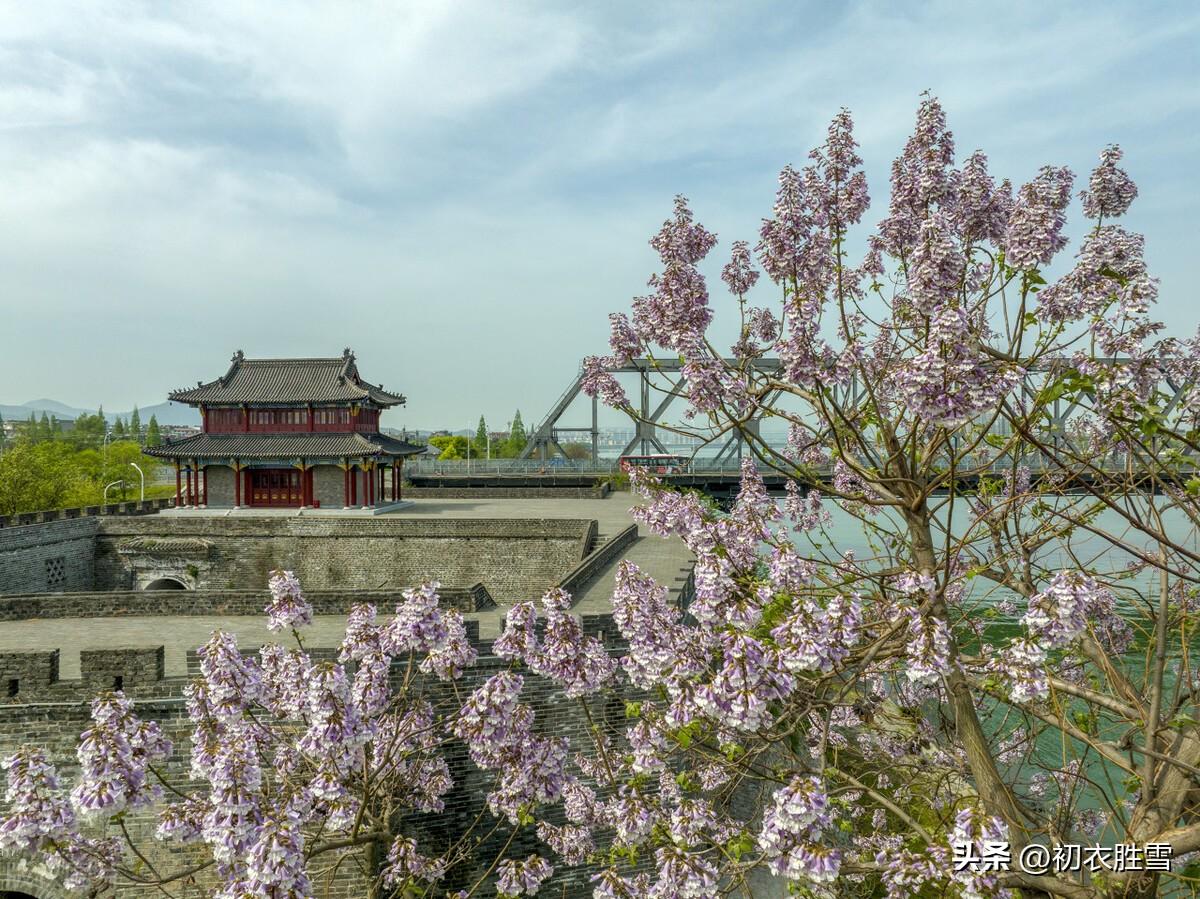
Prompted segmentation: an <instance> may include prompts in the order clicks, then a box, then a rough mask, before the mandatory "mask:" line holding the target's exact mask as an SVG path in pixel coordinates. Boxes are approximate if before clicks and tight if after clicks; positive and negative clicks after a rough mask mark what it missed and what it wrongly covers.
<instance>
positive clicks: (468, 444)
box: [467, 428, 471, 477]
mask: <svg viewBox="0 0 1200 899" xmlns="http://www.w3.org/2000/svg"><path fill="white" fill-rule="evenodd" d="M470 476H471V429H470V428H467V477H470Z"/></svg>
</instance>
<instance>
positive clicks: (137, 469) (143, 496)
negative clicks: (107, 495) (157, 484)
mask: <svg viewBox="0 0 1200 899" xmlns="http://www.w3.org/2000/svg"><path fill="white" fill-rule="evenodd" d="M129 464H130V465H132V466H133V467H134V469H135V470H136V471H137V473H138V476H139V477H141V479H142V499H141V501H142V502H145V501H146V473H145V472H144V471H142V468H141V466H140V465H138V464H137V463H136V462H130V463H129Z"/></svg>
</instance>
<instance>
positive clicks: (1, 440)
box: [0, 415, 8, 450]
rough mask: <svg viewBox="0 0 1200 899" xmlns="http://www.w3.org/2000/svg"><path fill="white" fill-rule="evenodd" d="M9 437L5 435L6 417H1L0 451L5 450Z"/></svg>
mask: <svg viewBox="0 0 1200 899" xmlns="http://www.w3.org/2000/svg"><path fill="white" fill-rule="evenodd" d="M7 440H8V437H6V436H5V434H4V416H3V415H0V450H2V449H4V444H5V442H6V441H7Z"/></svg>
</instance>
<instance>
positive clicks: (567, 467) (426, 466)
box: [404, 455, 1200, 478]
mask: <svg viewBox="0 0 1200 899" xmlns="http://www.w3.org/2000/svg"><path fill="white" fill-rule="evenodd" d="M1093 464H1095V465H1096V468H1097V469H1098V470H1099V471H1101V472H1103V473H1105V474H1120V473H1123V472H1125V471H1126V469H1127V467H1128V459H1127V458H1125V457H1124V456H1123V455H1115V456H1110V457H1108V458H1106V459H1102V460H1094V462H1093ZM1194 464H1195V466H1196V467H1197V468H1200V460H1196V461H1195V463H1194ZM1025 467H1028V468H1029V469H1030V470H1031V471H1032V472H1033V473H1035V474H1036V473H1040V472H1042V471H1045V470H1055V468H1056V466H1049V465H1045V464H1039V462H1038V461H1036V460H1033V461H1031V462H1030V463H1027V464H1026V465H1025ZM741 470H742V464H741V462H739V461H737V460H732V461H722V462H718V463H714V462H710V461H708V460H706V459H703V458H698V459H692V460H690V461H689V462H688V463H687V464H686V465H683V466H680V467H679V468H678V469H677V470H676V471H675V472H674V473H675V474H679V475H738V474H740V473H741ZM760 470H762V471H763V473H764V474H773V473H774V472H772V471H771V470H770V469H763V468H762V466H760ZM404 471H405V474H406V475H409V476H415V477H429V476H434V477H436V476H437V475H448V476H454V477H474V476H478V477H486V476H489V475H494V476H503V475H545V476H547V477H553V476H555V475H576V476H580V475H594V476H596V477H603V476H607V475H615V474H619V473H621V469H620V467H619V466H618V464H617V460H616V459H613V460H611V461H610V460H601V461H600V462H598V463H596V462H592V461H590V460H585V461H575V460H551V461H547V462H543V461H539V460H535V459H493V460H491V461H476V460H475V459H472V460H471V461H470V462H467V461H466V460H463V459H446V460H442V459H430V460H424V459H423V460H421V461H420V462H410V463H406V464H405V466H404ZM986 471H987V472H988V473H990V474H1004V473H1006V472H1011V471H1012V465H1011V464H1009V463H1008V462H1006V461H1000V462H994V463H993V464H992V465H990V466H988V468H987V469H986ZM816 473H817V475H818V476H819V477H823V478H824V477H830V476H832V475H833V466H832V465H823V466H818V467H817V468H816Z"/></svg>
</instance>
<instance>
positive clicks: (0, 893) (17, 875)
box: [0, 858, 78, 899]
mask: <svg viewBox="0 0 1200 899" xmlns="http://www.w3.org/2000/svg"><path fill="white" fill-rule="evenodd" d="M71 895H72V894H71V893H68V892H67V891H66V890H65V889H64V888H63V886H62V884H60V883H59V882H58V881H56V880H55V879H54V878H52V877H51V876H50V875H49V874H48V873H46V872H45V871H44V870H43V869H42V866H41V865H36V864H30V863H29V862H28V861H23V860H20V859H14V858H0V899H71ZM76 895H78V894H76Z"/></svg>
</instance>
